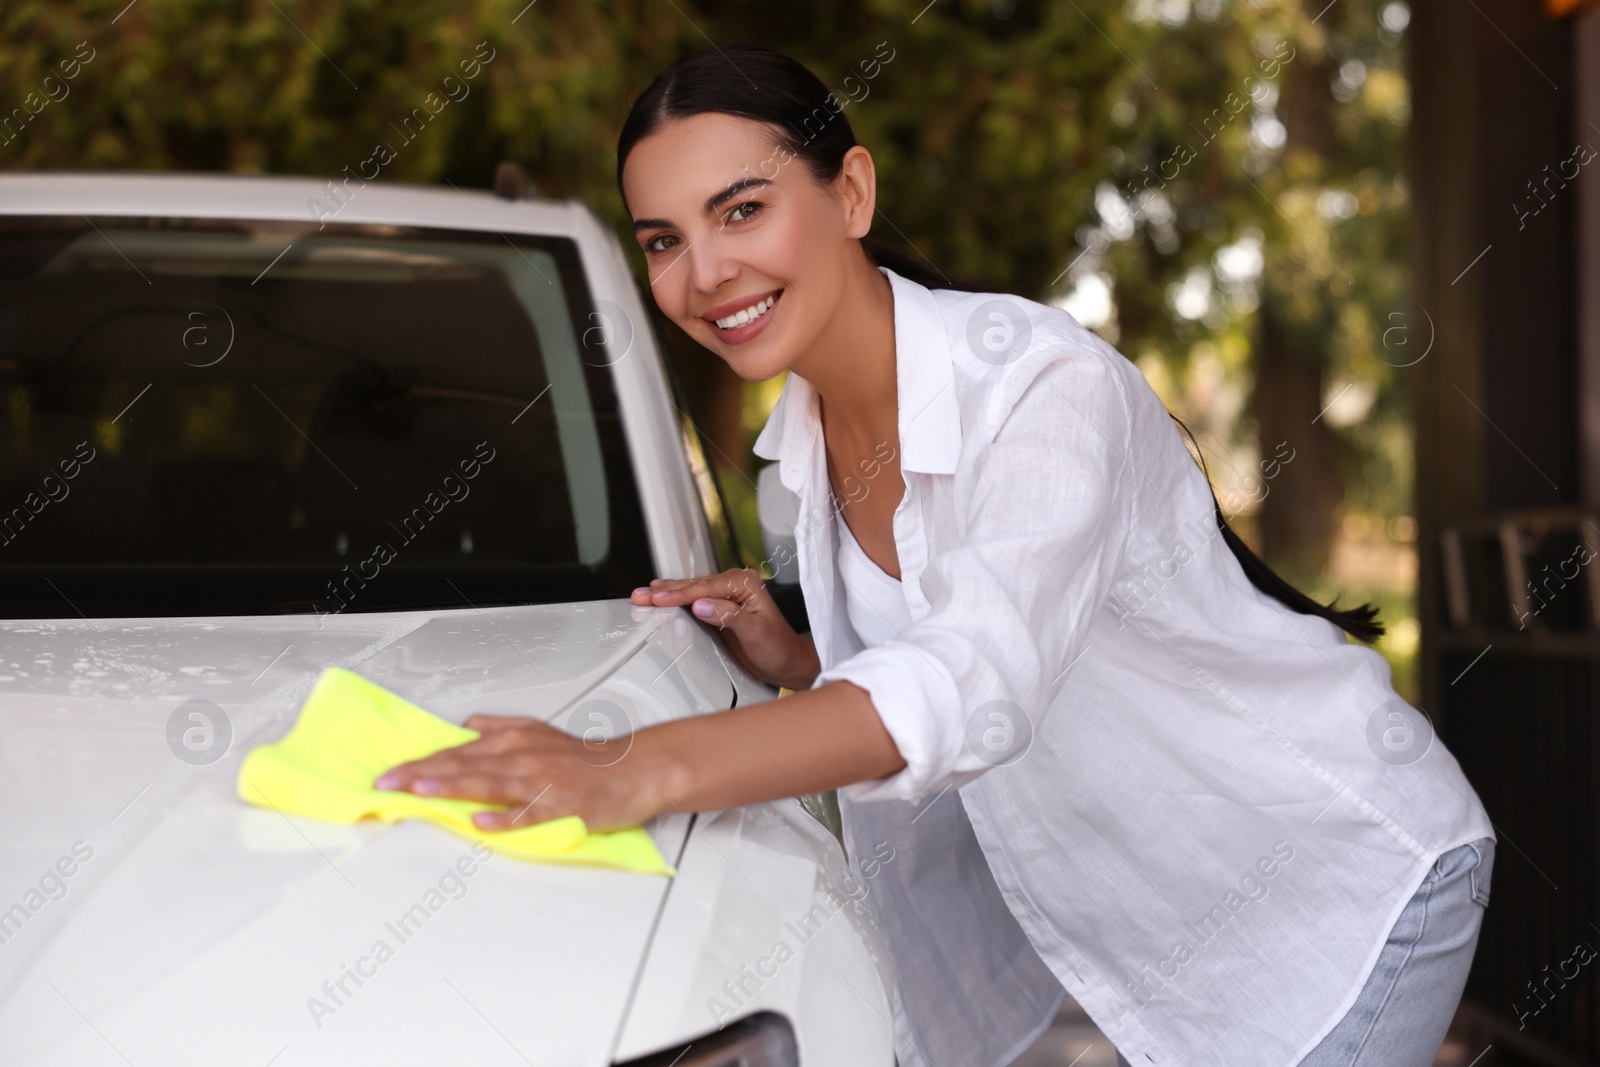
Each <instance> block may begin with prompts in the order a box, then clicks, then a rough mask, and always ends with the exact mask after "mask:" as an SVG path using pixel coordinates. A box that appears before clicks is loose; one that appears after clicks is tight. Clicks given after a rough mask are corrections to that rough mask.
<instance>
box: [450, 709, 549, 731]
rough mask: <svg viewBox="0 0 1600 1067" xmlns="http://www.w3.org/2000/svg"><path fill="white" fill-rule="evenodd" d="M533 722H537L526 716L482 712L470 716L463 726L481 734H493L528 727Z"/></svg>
mask: <svg viewBox="0 0 1600 1067" xmlns="http://www.w3.org/2000/svg"><path fill="white" fill-rule="evenodd" d="M533 721H535V720H532V719H529V718H528V717H527V716H526V715H485V714H483V713H481V712H480V713H479V714H476V715H468V716H467V721H466V722H464V723H462V724H461V725H462V726H465V727H466V728H467V729H469V730H476V731H478V732H479V733H480V734H491V733H494V732H496V731H498V730H506V729H516V728H518V727H522V726H526V725H528V723H530V722H533Z"/></svg>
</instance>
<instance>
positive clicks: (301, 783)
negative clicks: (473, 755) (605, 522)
mask: <svg viewBox="0 0 1600 1067" xmlns="http://www.w3.org/2000/svg"><path fill="white" fill-rule="evenodd" d="M478 736H479V734H478V732H477V731H476V730H468V729H467V728H465V727H462V726H457V725H455V724H454V723H450V722H446V721H445V720H443V719H441V718H439V717H437V716H435V715H431V714H429V713H428V712H426V711H423V710H422V709H421V708H419V707H417V706H416V705H415V704H412V703H411V702H409V701H407V700H405V699H403V698H401V697H399V696H396V695H395V694H394V693H391V692H389V691H388V690H387V689H385V688H383V687H382V686H380V685H377V684H375V683H373V682H369V681H368V680H367V679H365V678H363V677H361V675H359V674H356V673H355V672H353V671H347V670H344V669H342V668H339V667H329V668H327V669H326V670H324V671H323V672H322V675H321V677H319V678H318V679H317V684H316V685H315V686H314V687H313V688H312V690H311V695H310V696H309V697H307V698H306V702H305V705H304V706H303V707H301V709H300V718H299V720H298V721H297V722H296V723H295V724H294V727H293V729H291V730H290V731H289V733H288V735H287V736H285V737H284V739H283V740H282V741H279V742H277V743H276V744H270V745H261V746H259V747H257V748H255V749H253V750H252V751H251V752H250V753H249V755H247V756H245V759H244V763H243V765H242V766H241V767H240V768H239V796H240V798H241V799H243V800H246V801H249V802H250V803H252V804H255V805H257V806H259V807H264V808H274V809H276V810H278V811H283V812H288V813H290V814H293V815H305V816H309V817H310V818H313V819H324V820H326V821H328V822H336V823H347V824H348V823H354V822H359V821H361V820H362V819H368V818H375V819H382V820H383V821H384V822H387V823H395V822H399V821H400V820H401V819H422V820H423V821H425V822H431V823H433V824H434V825H435V826H442V827H443V828H445V829H446V830H449V831H450V832H451V833H454V834H458V835H460V836H461V837H465V838H467V839H469V840H472V841H482V842H483V843H484V844H486V845H488V846H489V847H490V848H492V849H494V850H495V851H496V852H499V853H502V854H504V855H507V856H512V857H514V858H516V859H523V860H537V861H541V862H544V863H576V864H585V865H589V866H598V867H614V868H617V869H619V870H625V871H638V872H640V873H642V874H666V875H674V874H676V873H677V871H675V870H674V869H673V868H672V867H671V866H670V865H668V863H667V861H666V860H665V859H664V858H662V855H661V852H660V850H659V849H657V848H656V843H655V841H653V840H652V839H651V837H650V835H649V834H647V833H645V831H644V830H643V829H641V828H639V827H630V828H629V829H626V830H616V831H610V832H606V833H590V832H589V829H588V827H587V826H585V825H584V821H583V819H582V818H581V817H580V816H577V815H568V816H565V817H563V818H559V819H551V820H549V821H547V822H542V823H536V824H534V825H532V826H524V827H520V828H518V829H515V830H488V831H486V830H480V829H478V828H477V827H476V826H474V825H473V823H472V816H473V815H474V814H475V813H476V812H480V811H489V810H504V808H503V807H502V806H497V805H492V804H480V803H478V802H476V801H471V800H452V799H447V798H443V797H419V796H416V795H414V794H412V793H406V792H391V791H387V790H379V789H374V788H372V783H373V782H374V781H375V780H376V779H377V778H378V776H379V775H381V774H382V773H383V772H384V771H387V770H388V769H389V768H391V767H393V766H394V765H395V764H397V763H407V762H409V761H411V760H417V759H421V758H422V757H424V756H431V755H432V754H433V753H435V752H438V751H439V750H440V749H445V748H454V747H455V746H456V745H462V744H465V743H466V742H468V741H473V740H476V739H477V737H478Z"/></svg>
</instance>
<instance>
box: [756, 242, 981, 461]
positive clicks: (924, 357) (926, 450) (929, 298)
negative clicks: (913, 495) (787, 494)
mask: <svg viewBox="0 0 1600 1067" xmlns="http://www.w3.org/2000/svg"><path fill="white" fill-rule="evenodd" d="M878 269H879V270H880V271H882V272H883V274H884V276H885V277H887V278H888V279H889V287H890V290H891V292H892V293H893V294H894V348H895V378H896V385H897V396H898V401H899V408H900V410H899V431H900V441H899V450H900V468H901V470H908V471H922V472H923V473H926V474H953V473H955V469H956V458H957V456H959V455H960V453H961V412H960V408H959V406H958V404H957V403H956V392H955V371H954V368H953V365H952V361H951V355H950V342H949V337H948V335H947V333H946V330H945V321H944V314H943V311H942V309H941V308H940V306H939V302H938V300H937V299H936V298H935V297H934V295H933V291H932V290H931V289H929V288H928V287H927V286H925V285H922V284H920V283H918V282H915V281H912V280H911V279H909V278H905V277H902V276H901V275H899V274H896V273H895V272H894V271H892V270H890V269H889V268H888V267H882V266H880V267H879V268H878ZM821 436H822V435H821V419H820V417H819V415H818V406H817V396H816V390H815V389H814V388H813V387H812V386H811V383H810V382H808V381H806V380H805V379H804V378H802V377H800V375H798V374H796V373H794V372H793V371H790V372H789V376H788V379H787V380H786V381H785V382H784V384H783V392H782V393H781V394H780V395H779V396H778V402H777V403H776V404H774V405H773V407H772V414H771V415H769V416H768V417H767V424H766V426H764V427H763V428H762V430H761V433H760V434H759V435H758V436H757V437H756V440H755V444H753V445H752V446H751V450H752V451H754V452H755V454H756V455H758V456H760V457H762V458H763V459H775V460H777V461H778V464H779V466H778V476H779V478H780V479H781V480H782V482H783V484H784V485H786V486H788V487H789V489H791V490H793V491H795V492H798V491H799V488H800V483H801V481H802V480H803V479H804V477H805V475H806V474H807V473H808V472H809V471H811V469H812V467H811V466H810V465H809V464H802V463H801V459H802V457H804V456H807V455H810V454H811V453H812V450H813V449H815V448H818V447H821Z"/></svg>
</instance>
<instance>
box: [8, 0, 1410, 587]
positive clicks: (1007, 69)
mask: <svg viewBox="0 0 1600 1067" xmlns="http://www.w3.org/2000/svg"><path fill="white" fill-rule="evenodd" d="M1324 4H1326V6H1324ZM1313 5H1314V6H1315V8H1317V9H1318V10H1312V9H1311V7H1312V6H1313ZM1407 17H1408V14H1407V11H1406V8H1405V4H1404V3H1403V2H1402V0H1332V2H1331V3H1328V2H1327V0H1305V2H1304V3H1303V2H1302V0H935V2H933V3H926V4H925V3H924V0H865V2H861V0H855V2H851V3H844V2H840V0H815V2H813V3H809V4H806V5H790V6H783V5H752V4H748V3H732V2H727V0H699V2H691V0H669V2H667V3H658V2H656V0H648V2H646V0H600V2H594V3H583V4H570V3H569V4H561V3H554V2H551V0H545V2H544V3H526V2H525V0H452V2H449V3H446V2H444V0H414V2H411V3H407V4H401V5H395V4H384V3H380V2H378V0H318V2H311V0H133V2H132V3H128V2H127V0H75V2H74V3H70V4H69V3H66V2H65V0H10V2H9V3H8V4H7V5H6V6H5V7H4V9H3V10H0V108H4V109H6V110H5V111H4V112H0V114H15V112H14V111H12V110H11V109H13V108H21V109H23V112H24V114H25V117H24V118H22V119H21V120H20V121H18V122H15V123H14V127H15V132H16V135H15V136H13V137H11V139H10V140H9V141H5V142H4V143H0V168H5V169H22V168H27V169H36V168H95V169H101V168H115V169H151V168H159V169H185V170H202V171H206V170H210V171H217V170H225V171H236V172H246V173H280V172H283V173H301V174H311V175H325V176H327V177H328V178H329V179H330V180H337V179H339V178H340V177H341V176H342V175H344V174H345V173H346V168H350V169H351V170H353V169H354V168H355V167H356V166H357V165H358V164H359V163H360V162H361V161H363V160H365V159H367V158H368V157H369V156H371V155H372V153H373V150H374V148H375V146H376V145H378V144H380V143H383V144H388V145H389V146H391V148H392V149H393V151H394V159H393V162H392V163H390V164H389V165H387V166H386V167H385V170H384V176H383V178H382V179H380V180H402V181H415V182H440V181H445V180H448V181H451V182H454V183H455V184H457V185H463V186H479V187H482V186H486V185H488V184H489V181H490V176H491V174H492V173H493V169H494V165H495V163H497V162H498V161H500V160H502V159H514V160H517V161H520V162H522V163H523V164H524V165H525V166H526V167H527V169H528V171H529V173H530V174H531V175H532V176H533V179H534V181H535V182H536V185H537V189H538V192H539V193H540V194H542V195H547V196H556V197H563V196H573V197H578V198H581V199H583V200H585V201H586V202H588V203H590V204H591V205H593V206H594V207H595V208H596V209H597V210H599V211H600V212H601V213H602V214H603V215H604V216H606V217H607V218H608V219H609V220H611V221H612V222H613V223H614V224H616V226H617V227H618V231H619V234H620V235H622V236H623V237H624V246H625V247H628V248H630V249H632V248H633V243H632V239H631V237H629V236H628V235H627V226H626V223H627V222H628V220H627V219H626V218H624V217H623V212H622V208H621V203H620V201H619V199H618V197H617V195H616V190H615V187H614V167H615V155H614V153H615V142H616V133H617V130H618V128H619V127H620V124H621V122H622V119H623V116H624V115H625V114H626V110H627V107H628V105H629V103H630V102H631V100H632V99H633V97H634V96H635V95H636V94H637V93H638V92H639V91H640V90H642V89H643V88H644V86H645V85H646V84H648V82H649V80H650V79H651V78H652V77H653V76H654V75H655V73H656V72H657V71H659V70H660V69H661V68H662V67H663V66H664V65H665V64H666V63H667V62H669V61H670V60H671V59H673V58H674V57H676V56H677V55H679V54H682V53H683V52H686V51H693V50H698V49H702V48H709V47H713V46H715V45H717V44H728V43H735V42H737V43H759V44H768V45H771V46H773V47H776V48H780V49H782V50H784V51H786V52H788V53H789V54H791V55H793V56H795V57H796V58H797V59H799V60H800V61H802V62H804V63H806V64H807V65H808V66H810V67H811V68H812V69H813V70H815V71H816V72H817V74H818V76H819V77H821V78H822V80H823V81H824V82H825V83H827V84H828V85H830V86H832V87H835V89H836V92H838V93H839V95H840V97H841V99H844V98H846V97H847V96H848V95H850V94H847V93H846V91H845V90H844V89H843V87H842V86H843V79H844V78H845V77H846V76H848V75H849V74H851V73H852V72H853V71H854V70H855V68H856V64H857V63H858V62H859V61H861V60H863V59H866V58H869V57H871V56H873V55H874V53H875V50H876V49H878V47H879V45H880V42H886V43H887V45H888V46H889V47H891V48H893V49H894V59H893V60H892V62H891V63H890V64H888V65H886V66H885V67H884V68H883V69H882V71H881V72H880V74H879V75H878V77H877V78H876V79H875V80H873V81H872V82H871V83H870V93H869V94H868V95H867V96H866V97H864V98H861V99H857V100H853V101H852V102H851V103H849V104H848V106H847V107H846V109H845V111H844V114H845V115H846V117H848V119H849V120H850V122H851V123H852V125H853V127H854V129H855V132H856V135H857V137H858V139H859V140H860V141H861V142H862V143H863V144H865V145H867V146H868V147H869V148H870V149H871V151H872V153H873V156H874V159H875V161H876V164H877V171H878V180H879V183H880V190H879V205H880V211H879V219H878V222H877V223H876V224H875V226H874V232H876V233H879V234H880V235H881V236H883V237H885V238H886V239H889V240H891V241H896V242H899V243H900V244H902V245H903V246H905V247H906V248H907V249H908V250H911V251H913V252H914V253H915V254H920V255H922V256H925V257H926V258H927V259H928V260H929V261H930V262H931V263H934V264H936V265H938V266H940V267H941V268H944V269H946V270H949V271H953V272H959V273H961V274H963V275H966V276H968V277H974V278H980V279H985V280H987V281H991V282H993V283H994V284H995V285H996V287H997V288H1007V289H1012V290H1015V291H1019V292H1030V293H1035V294H1037V295H1038V297H1039V298H1040V299H1045V300H1051V301H1058V302H1063V303H1064V304H1065V306H1068V307H1069V308H1071V309H1073V310H1074V311H1075V313H1078V314H1079V315H1080V317H1081V318H1083V319H1084V321H1085V323H1086V324H1091V325H1093V326H1094V328H1096V329H1098V330H1100V332H1101V333H1102V334H1104V335H1105V336H1106V337H1107V339H1108V340H1111V341H1113V343H1115V344H1117V345H1118V347H1119V348H1120V349H1121V350H1122V351H1123V352H1125V353H1126V354H1127V355H1128V356H1129V357H1130V358H1133V359H1136V360H1138V361H1139V362H1140V364H1141V366H1142V367H1144V368H1145V369H1146V372H1147V373H1152V374H1154V373H1155V372H1160V374H1161V375H1164V376H1165V378H1166V379H1167V380H1168V381H1170V382H1173V383H1182V382H1183V381H1185V380H1186V376H1189V375H1191V372H1192V371H1193V370H1194V367H1193V364H1194V362H1195V359H1196V357H1197V356H1199V357H1204V358H1205V359H1207V360H1212V359H1215V360H1216V361H1217V364H1218V365H1219V366H1220V367H1221V368H1222V369H1223V372H1224V373H1225V374H1227V375H1230V376H1233V377H1235V378H1238V379H1240V380H1242V381H1243V382H1244V383H1245V385H1246V386H1248V384H1249V378H1250V373H1251V371H1252V369H1253V371H1254V389H1255V392H1254V398H1253V404H1252V406H1251V412H1252V414H1253V421H1252V420H1251V419H1241V420H1239V421H1237V422H1236V423H1235V424H1234V425H1233V426H1228V425H1226V424H1225V423H1224V424H1223V425H1220V426H1213V425H1211V423H1210V422H1208V420H1206V419H1205V418H1201V419H1200V420H1199V422H1198V424H1197V425H1196V430H1197V432H1199V434H1200V437H1201V439H1202V441H1207V440H1208V439H1211V438H1213V437H1214V435H1215V434H1217V433H1222V434H1223V438H1222V440H1221V444H1222V445H1224V446H1228V447H1231V446H1233V445H1235V444H1238V443H1239V442H1241V441H1245V440H1247V439H1248V438H1250V437H1252V436H1259V441H1260V445H1261V448H1260V452H1261V453H1262V454H1263V455H1268V454H1271V453H1273V451H1274V449H1275V447H1276V446H1277V444H1278V442H1287V443H1288V446H1289V447H1290V448H1293V449H1294V450H1295V457H1296V458H1295V460H1294V461H1293V463H1292V464H1290V465H1289V466H1288V467H1287V468H1286V472H1285V473H1284V474H1283V475H1282V476H1281V477H1278V478H1276V479H1274V480H1273V481H1272V483H1271V486H1270V492H1268V493H1267V495H1266V496H1265V498H1264V499H1263V500H1262V504H1261V514H1260V517H1259V522H1258V524H1257V527H1256V531H1255V536H1256V537H1257V539H1258V540H1259V542H1260V543H1261V544H1262V545H1263V546H1264V548H1265V551H1266V553H1267V554H1268V557H1269V559H1271V560H1272V561H1273V562H1274V563H1277V564H1279V565H1282V566H1285V568H1286V570H1288V571H1289V572H1290V573H1291V574H1292V575H1298V576H1309V575H1314V574H1316V573H1317V572H1318V571H1319V570H1320V569H1321V568H1322V566H1323V564H1325V563H1326V561H1327V558H1328V547H1329V543H1330V539H1331V537H1332V535H1333V531H1334V526H1335V522H1336V519H1337V516H1338V512H1339V509H1340V506H1341V501H1347V502H1354V503H1356V504H1358V505H1359V506H1361V507H1364V508H1368V509H1372V510H1377V511H1380V512H1384V513H1388V514H1395V513H1399V512H1403V511H1404V510H1405V509H1406V501H1407V500H1408V494H1409V438H1408V437H1407V431H1406V422H1405V418H1404V414H1403V413H1404V411H1405V398H1404V396H1403V391H1404V385H1405V378H1404V370H1403V369H1401V368H1403V365H1404V364H1405V363H1406V362H1407V361H1408V359H1409V358H1411V357H1409V356H1407V355H1406V350H1405V349H1404V348H1403V347H1399V346H1396V345H1388V344H1386V339H1387V338H1390V337H1391V336H1393V337H1396V338H1397V339H1399V340H1403V339H1404V338H1403V336H1402V335H1395V334H1394V333H1393V330H1394V329H1395V328H1396V325H1395V321H1394V320H1393V319H1392V316H1394V315H1396V314H1398V313H1402V312H1403V304H1402V298H1403V297H1402V294H1403V285H1404V278H1403V274H1402V264H1403V250H1402V242H1403V239H1404V224H1405V205H1406V191H1405V185H1404V180H1403V177H1402V174H1401V164H1402V161H1403V150H1402V145H1403V137H1404V132H1405V129H1404V128H1405V125H1406V121H1407V119H1408V110H1407V108H1408V96H1407V89H1406V82H1405V78H1404V76H1403V73H1402V49H1401V47H1400V46H1401V44H1402V36H1403V31H1404V29H1405V23H1406V19H1407ZM80 42H87V44H88V46H89V48H90V49H92V51H93V58H92V59H91V60H90V61H88V62H87V63H85V64H83V66H82V69H81V70H80V71H79V73H78V76H77V77H76V78H74V79H72V80H71V81H70V82H68V83H65V85H66V90H67V91H66V95H64V96H62V98H61V99H59V100H55V99H51V100H49V101H48V102H47V103H46V104H44V106H42V107H41V106H40V105H39V100H40V99H41V98H40V96H39V95H38V94H39V93H40V92H41V86H43V85H44V84H45V79H46V77H47V76H50V75H51V74H52V72H53V71H55V70H57V69H58V64H60V63H61V62H63V61H65V60H68V59H69V58H70V57H72V56H73V55H74V52H75V50H77V49H79V47H80ZM474 57H477V58H479V59H482V60H485V61H484V62H483V64H482V68H481V70H480V72H479V75H478V76H477V77H475V78H473V79H471V81H470V82H469V83H467V84H468V88H469V91H468V92H467V93H466V94H465V95H460V98H459V99H454V98H452V99H451V100H450V101H449V102H448V104H447V106H444V107H443V108H438V114H437V115H436V116H433V117H431V118H430V119H429V121H427V122H426V124H425V126H422V128H420V131H419V130H417V129H414V128H413V127H414V126H417V125H420V124H413V126H407V125H406V119H407V117H408V116H412V115H413V114H414V109H418V108H424V107H426V108H427V110H428V112H429V113H430V115H431V114H432V112H434V111H435V110H436V106H437V105H436V104H435V105H434V106H430V98H429V94H430V93H432V94H435V96H434V97H433V98H432V101H434V102H436V101H438V100H439V99H441V98H442V97H443V96H445V95H446V86H445V82H444V79H445V78H446V77H447V76H449V75H452V74H455V75H458V76H459V73H460V72H461V69H462V68H461V66H460V65H461V64H462V62H463V61H469V60H472V59H474ZM57 84H60V83H59V79H57ZM55 91H56V92H60V90H59V89H57V90H55ZM458 95H459V93H458ZM35 109H37V113H34V111H35ZM410 134H414V136H408V135H410ZM0 140H3V139H0ZM634 256H635V259H634V262H635V264H636V266H637V267H638V269H639V272H640V275H641V277H642V275H643V260H642V256H639V255H638V254H637V252H635V253H634ZM1402 325H1410V324H1406V323H1403V322H1402ZM658 326H660V328H661V330H662V333H663V336H665V337H666V338H667V339H668V341H669V346H670V347H671V349H672V351H673V357H674V360H675V362H676V363H677V364H678V365H679V367H680V368H681V370H682V371H683V374H684V377H685V379H686V381H687V383H688V384H689V386H690V389H691V392H692V395H693V404H692V407H693V409H694V411H695V414H696V416H697V419H698V420H699V421H700V423H701V424H702V425H703V426H704V428H705V429H706V431H707V434H708V437H709V438H710V439H711V442H712V444H713V446H714V451H713V460H714V462H716V464H717V466H718V469H719V471H720V472H721V473H722V475H723V477H724V479H725V480H730V481H732V482H733V483H735V484H740V485H741V489H746V490H747V489H748V484H747V483H745V478H747V476H748V472H747V471H745V470H744V469H743V465H744V464H745V463H747V462H748V458H747V457H748V440H749V434H750V432H751V430H752V427H751V425H750V424H749V416H748V413H749V410H750V405H748V404H742V403H740V398H741V396H742V395H745V394H746V390H745V386H744V383H742V382H741V381H740V380H739V379H737V378H736V377H735V376H734V375H733V374H732V372H731V371H729V370H728V369H727V368H726V366H725V365H723V364H722V363H721V361H720V360H718V359H716V358H715V357H713V356H711V355H710V354H708V353H705V352H704V351H702V350H700V349H698V348H697V347H695V346H693V345H692V344H690V343H689V342H688V339H687V338H686V337H685V336H684V335H683V334H682V333H681V332H679V331H677V330H676V329H675V328H674V327H671V326H670V325H669V324H666V323H665V322H661V323H658ZM1416 340H1417V341H1418V342H1420V341H1421V338H1420V337H1419V338H1416ZM1414 347H1420V344H1419V345H1416V346H1414ZM758 391H759V390H758ZM770 392H771V390H770V389H768V390H766V391H764V392H761V393H760V395H762V396H767V395H769V394H770ZM1167 392H1168V399H1169V401H1171V402H1172V403H1173V406H1174V407H1175V408H1177V409H1183V410H1182V411H1180V413H1181V414H1184V415H1185V417H1186V419H1187V417H1188V416H1189V415H1193V414H1195V413H1196V411H1195V409H1194V408H1195V406H1194V405H1190V404H1189V403H1188V402H1187V401H1186V400H1185V397H1184V393H1183V389H1182V388H1181V387H1176V386H1175V387H1174V388H1173V389H1172V390H1168V391H1167ZM1330 400H1331V401H1332V404H1331V406H1329V401H1330ZM1325 407H1326V410H1324V408H1325ZM1206 450H1207V455H1208V459H1211V458H1212V457H1213V456H1218V457H1219V458H1221V459H1222V460H1223V462H1224V463H1226V459H1225V455H1226V449H1224V450H1221V451H1214V450H1213V448H1212V446H1211V444H1207V445H1206ZM1246 451H1248V449H1247V450H1246ZM1212 471H1213V475H1214V476H1218V477H1219V480H1220V478H1221V477H1224V476H1225V477H1228V478H1231V479H1238V478H1239V477H1240V476H1241V475H1240V472H1239V471H1237V470H1235V471H1232V472H1231V473H1230V472H1229V471H1223V470H1219V469H1218V466H1217V460H1215V459H1213V461H1212ZM1244 473H1245V474H1248V473H1249V472H1248V471H1246V472H1244ZM741 476H744V478H742V477H741ZM1347 486H1349V487H1351V488H1349V489H1347V488H1346V487H1347ZM740 496H741V497H742V498H743V500H744V506H745V515H744V518H743V522H742V524H741V525H742V527H743V529H744V532H745V534H746V541H747V543H746V546H745V547H746V550H747V552H749V551H758V550H759V545H757V544H752V543H750V542H751V541H752V538H751V537H750V535H751V534H752V533H753V531H754V524H753V517H752V516H751V515H750V514H749V512H748V502H749V496H750V494H749V493H748V492H741V494H740ZM752 562H754V560H752Z"/></svg>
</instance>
